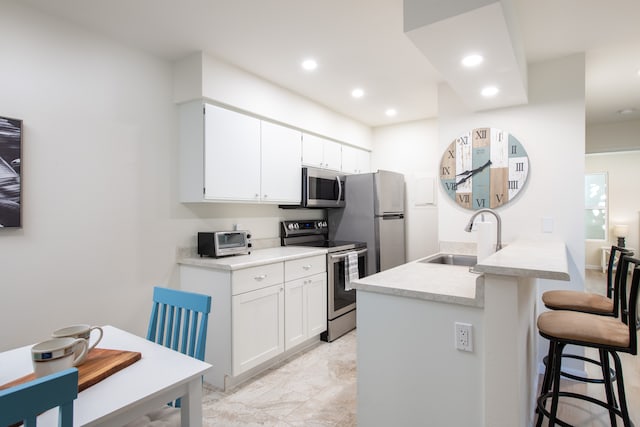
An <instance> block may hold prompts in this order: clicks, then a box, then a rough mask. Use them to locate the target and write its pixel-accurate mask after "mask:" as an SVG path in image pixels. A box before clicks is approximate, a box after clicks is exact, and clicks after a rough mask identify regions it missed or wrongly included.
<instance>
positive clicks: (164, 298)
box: [147, 286, 211, 360]
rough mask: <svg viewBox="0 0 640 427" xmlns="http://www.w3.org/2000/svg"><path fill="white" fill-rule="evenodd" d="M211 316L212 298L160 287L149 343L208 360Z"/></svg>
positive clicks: (148, 334)
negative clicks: (206, 353) (205, 357)
mask: <svg viewBox="0 0 640 427" xmlns="http://www.w3.org/2000/svg"><path fill="white" fill-rule="evenodd" d="M210 312H211V297H210V296H209V295H202V294H196V293H193V292H186V291H180V290H177V289H169V288H161V287H158V286H156V287H155V288H153V308H152V310H151V319H150V320H149V331H148V332H147V339H148V340H150V341H153V342H155V343H158V344H160V345H163V346H165V347H169V348H171V349H173V350H176V351H179V352H180V353H182V354H186V355H188V356H191V357H195V358H196V359H199V360H204V351H205V346H206V343H207V323H208V321H209V313H210Z"/></svg>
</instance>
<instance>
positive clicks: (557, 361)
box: [549, 342, 565, 427]
mask: <svg viewBox="0 0 640 427" xmlns="http://www.w3.org/2000/svg"><path fill="white" fill-rule="evenodd" d="M554 347H555V351H554V355H553V380H552V381H553V395H552V397H551V411H550V416H549V427H554V426H555V425H556V419H557V414H558V400H559V398H560V369H562V350H564V347H565V344H564V343H559V342H556V343H555V346H554Z"/></svg>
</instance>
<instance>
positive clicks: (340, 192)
mask: <svg viewBox="0 0 640 427" xmlns="http://www.w3.org/2000/svg"><path fill="white" fill-rule="evenodd" d="M336 181H338V200H336V205H337V204H339V203H340V199H342V183H341V182H340V177H339V176H338V175H336Z"/></svg>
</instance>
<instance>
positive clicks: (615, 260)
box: [607, 245, 633, 298]
mask: <svg viewBox="0 0 640 427" xmlns="http://www.w3.org/2000/svg"><path fill="white" fill-rule="evenodd" d="M623 255H627V256H633V252H631V251H630V250H629V249H627V248H622V247H620V246H616V245H612V246H611V250H610V251H609V262H608V264H607V298H614V297H615V289H616V285H617V283H618V280H619V275H618V269H617V265H618V264H620V262H621V261H622V256H623ZM614 267H616V268H614ZM614 271H615V272H616V274H615V276H614V274H613V272H614Z"/></svg>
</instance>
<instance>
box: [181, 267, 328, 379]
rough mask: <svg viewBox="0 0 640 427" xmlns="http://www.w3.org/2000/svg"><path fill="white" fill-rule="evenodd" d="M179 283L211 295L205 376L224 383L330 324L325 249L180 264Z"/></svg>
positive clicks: (188, 289)
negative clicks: (283, 257) (232, 263)
mask: <svg viewBox="0 0 640 427" xmlns="http://www.w3.org/2000/svg"><path fill="white" fill-rule="evenodd" d="M180 284H181V288H182V289H184V290H187V291H192V292H198V293H204V294H207V295H211V297H212V307H211V314H210V315H209V324H208V328H207V345H206V352H205V361H206V362H208V363H210V364H211V365H213V367H212V369H211V370H210V371H208V372H207V373H206V374H205V376H204V378H205V381H207V382H209V383H211V384H213V385H214V386H216V387H219V388H223V389H226V388H227V387H228V386H231V385H234V384H235V383H237V382H240V380H242V379H246V377H247V375H249V376H250V375H254V374H255V373H257V372H256V371H260V370H261V368H257V367H258V366H260V365H261V364H263V363H265V362H268V361H269V360H271V359H274V358H276V357H278V356H279V355H282V354H283V353H284V352H286V351H288V350H291V349H293V348H294V347H295V346H296V345H299V344H302V343H304V342H305V341H307V340H311V339H312V338H314V337H316V336H318V335H319V334H320V333H321V332H324V331H325V330H326V327H327V277H326V255H315V256H311V257H304V258H298V259H295V260H290V261H284V262H283V261H280V262H272V263H269V264H264V265H260V266H256V267H249V268H243V269H237V270H228V269H219V268H210V267H205V266H199V265H186V264H181V265H180ZM293 351H295V350H293ZM252 368H256V369H254V371H251V372H248V371H250V370H251V369H252ZM237 377H240V379H238V378H237Z"/></svg>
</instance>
